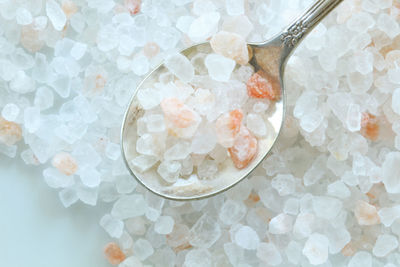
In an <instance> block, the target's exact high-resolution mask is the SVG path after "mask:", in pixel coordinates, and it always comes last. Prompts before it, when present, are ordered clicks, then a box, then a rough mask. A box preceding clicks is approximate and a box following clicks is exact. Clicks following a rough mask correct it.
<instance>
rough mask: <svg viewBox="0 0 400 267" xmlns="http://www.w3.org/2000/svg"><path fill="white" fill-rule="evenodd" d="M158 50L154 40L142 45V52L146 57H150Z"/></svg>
mask: <svg viewBox="0 0 400 267" xmlns="http://www.w3.org/2000/svg"><path fill="white" fill-rule="evenodd" d="M159 52H160V47H159V46H158V44H156V43H154V42H148V43H146V44H145V46H144V47H143V53H144V55H145V56H146V57H148V58H152V57H154V56H156V55H157V54H158V53H159Z"/></svg>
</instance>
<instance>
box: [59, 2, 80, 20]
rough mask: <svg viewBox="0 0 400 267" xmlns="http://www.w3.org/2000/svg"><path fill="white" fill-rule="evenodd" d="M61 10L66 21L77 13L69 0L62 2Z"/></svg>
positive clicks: (74, 5) (75, 7)
mask: <svg viewBox="0 0 400 267" xmlns="http://www.w3.org/2000/svg"><path fill="white" fill-rule="evenodd" d="M61 9H62V10H63V11H64V13H65V15H66V16H67V18H68V19H69V18H71V17H72V15H74V14H75V13H76V12H77V11H78V7H77V6H76V4H75V3H74V2H72V1H70V0H64V1H62V4H61Z"/></svg>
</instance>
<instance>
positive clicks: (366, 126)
mask: <svg viewBox="0 0 400 267" xmlns="http://www.w3.org/2000/svg"><path fill="white" fill-rule="evenodd" d="M360 132H361V134H362V135H363V136H364V137H365V138H367V139H369V140H371V141H376V140H377V139H378V137H379V124H378V119H377V118H376V117H375V116H374V115H372V114H370V113H363V114H362V118H361V131H360Z"/></svg>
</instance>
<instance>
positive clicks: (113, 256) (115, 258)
mask: <svg viewBox="0 0 400 267" xmlns="http://www.w3.org/2000/svg"><path fill="white" fill-rule="evenodd" d="M104 255H105V256H106V258H107V260H108V261H109V262H110V263H111V264H112V265H118V264H120V263H121V262H123V261H124V260H125V258H126V256H125V254H124V253H123V252H122V250H121V249H120V247H119V246H118V245H117V244H116V243H114V242H112V243H108V244H107V245H106V246H105V248H104Z"/></svg>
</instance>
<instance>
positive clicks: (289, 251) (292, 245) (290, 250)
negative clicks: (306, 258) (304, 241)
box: [285, 240, 302, 265]
mask: <svg viewBox="0 0 400 267" xmlns="http://www.w3.org/2000/svg"><path fill="white" fill-rule="evenodd" d="M301 249H302V246H301V245H300V244H299V243H298V242H296V241H293V240H292V241H290V242H289V244H288V246H287V247H286V249H285V254H286V257H287V258H288V260H289V262H290V263H292V264H295V265H297V264H298V263H299V262H300V259H301V254H302V253H301Z"/></svg>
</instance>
